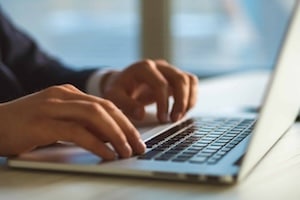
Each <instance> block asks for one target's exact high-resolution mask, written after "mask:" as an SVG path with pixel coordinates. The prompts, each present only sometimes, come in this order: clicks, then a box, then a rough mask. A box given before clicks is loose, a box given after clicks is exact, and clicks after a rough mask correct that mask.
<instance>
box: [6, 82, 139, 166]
mask: <svg viewBox="0 0 300 200" xmlns="http://www.w3.org/2000/svg"><path fill="white" fill-rule="evenodd" d="M57 141H66V142H72V143H75V144H77V145H79V146H81V147H83V148H85V149H87V150H89V151H91V152H92V153H94V154H96V155H99V156H100V157H102V158H103V159H104V160H112V159H115V156H116V154H118V156H119V157H121V158H127V157H130V156H131V155H132V154H133V153H136V154H142V153H143V152H144V151H145V144H144V143H143V141H142V140H141V139H140V135H139V133H138V131H137V130H136V129H135V128H134V126H133V125H132V124H131V123H130V121H129V120H128V119H127V117H126V116H125V115H124V114H123V113H122V112H121V111H120V110H119V109H118V108H117V107H116V106H115V105H114V104H113V103H111V102H110V101H108V100H104V99H101V98H98V97H95V96H91V95H87V94H85V93H83V92H81V91H79V90H78V89H76V88H75V87H73V86H71V85H62V86H53V87H50V88H47V89H45V90H42V91H40V92H37V93H34V94H31V95H28V96H25V97H23V98H20V99H17V100H14V101H11V102H7V103H2V104H0V156H10V155H17V154H20V153H23V152H26V151H30V150H32V149H34V148H36V147H38V146H44V145H49V144H53V143H55V142H57ZM105 142H109V143H110V144H111V145H112V146H113V148H114V150H113V149H111V148H109V147H108V146H107V145H106V144H105Z"/></svg>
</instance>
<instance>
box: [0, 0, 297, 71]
mask: <svg viewBox="0 0 300 200" xmlns="http://www.w3.org/2000/svg"><path fill="white" fill-rule="evenodd" d="M294 2H295V0H273V1H272V3H270V0H85V1H83V0H26V1H19V0H9V1H7V0H0V4H1V5H2V6H3V7H4V10H5V11H6V12H7V13H8V14H9V15H10V16H12V18H13V20H14V21H15V22H16V23H17V24H19V26H21V27H23V28H24V29H25V30H27V31H28V32H29V33H30V34H31V35H33V36H34V38H36V39H37V40H38V41H39V43H40V44H41V45H42V47H44V48H45V49H46V50H47V51H49V52H50V53H51V54H53V55H55V56H57V57H59V58H60V59H62V60H63V61H64V62H66V63H68V64H70V65H71V66H73V67H77V68H81V67H84V66H98V65H107V66H113V67H124V66H127V65H128V64H130V63H132V62H134V61H136V60H138V59H141V58H145V57H146V58H147V57H150V58H165V59H167V60H169V61H170V62H172V63H174V64H175V65H176V66H178V67H180V68H182V69H184V70H187V71H191V72H194V73H196V74H198V75H200V76H210V75H215V74H220V73H225V72H232V71H237V70H245V69H262V68H263V69H270V68H271V67H272V66H273V63H274V60H275V57H276V54H277V52H278V48H279V46H280V42H281V39H282V37H283V35H284V31H285V28H286V26H287V22H288V18H289V15H290V13H291V9H292V7H293V4H294Z"/></svg>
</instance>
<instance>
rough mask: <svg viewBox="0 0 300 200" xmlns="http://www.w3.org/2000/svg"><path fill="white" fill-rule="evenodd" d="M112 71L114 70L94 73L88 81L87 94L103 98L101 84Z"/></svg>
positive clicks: (101, 70) (102, 70)
mask: <svg viewBox="0 0 300 200" xmlns="http://www.w3.org/2000/svg"><path fill="white" fill-rule="evenodd" d="M112 71H113V70H111V69H100V70H97V71H96V72H94V73H93V74H92V75H91V77H90V78H89V79H88V81H87V85H86V92H87V93H88V94H91V95H95V96H98V97H102V93H101V90H100V88H101V86H100V83H101V82H102V79H103V77H104V76H105V75H106V74H107V73H110V72H112Z"/></svg>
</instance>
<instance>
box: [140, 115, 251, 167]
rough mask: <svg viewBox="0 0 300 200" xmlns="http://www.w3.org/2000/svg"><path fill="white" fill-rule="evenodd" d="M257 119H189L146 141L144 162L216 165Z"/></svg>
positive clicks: (142, 157)
mask: <svg viewBox="0 0 300 200" xmlns="http://www.w3.org/2000/svg"><path fill="white" fill-rule="evenodd" d="M254 123H255V120H254V119H227V118H209V119H206V118H193V119H188V120H186V121H184V122H182V123H180V124H178V125H176V126H174V127H172V128H171V129H168V130H167V131H165V132H163V133H161V134H160V135H158V136H155V137H154V138H152V139H150V140H148V141H147V142H146V145H147V148H150V150H149V151H148V152H147V153H145V154H144V155H141V156H139V157H138V159H142V160H159V161H171V162H190V163H195V164H197V163H201V164H203V163H207V164H216V163H217V162H218V161H219V160H221V159H222V157H224V156H225V155H226V154H227V153H228V152H229V151H230V150H231V149H232V148H234V147H235V146H236V145H237V144H239V143H240V142H241V141H242V140H243V139H245V138H246V137H247V136H248V135H249V134H250V133H251V132H252V129H253V126H254Z"/></svg>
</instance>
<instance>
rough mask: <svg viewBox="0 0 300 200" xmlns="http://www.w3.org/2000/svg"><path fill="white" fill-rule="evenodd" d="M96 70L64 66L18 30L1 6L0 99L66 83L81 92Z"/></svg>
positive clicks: (3, 99)
mask: <svg viewBox="0 0 300 200" xmlns="http://www.w3.org/2000/svg"><path fill="white" fill-rule="evenodd" d="M95 70H96V69H89V70H83V71H75V70H72V69H70V68H68V67H66V66H64V65H63V64H62V63H60V62H59V61H57V60H55V59H54V58H52V57H50V56H49V55H47V54H46V53H45V52H43V51H42V50H41V49H40V48H39V47H38V45H37V44H36V43H35V42H34V41H33V40H32V39H31V38H30V37H29V36H27V35H26V34H24V33H23V32H21V31H20V30H18V29H17V28H16V27H15V26H14V25H13V24H12V22H11V21H10V20H9V19H8V17H6V16H5V15H4V13H3V12H2V10H1V9H0V102H5V101H9V100H12V99H15V98H18V97H20V96H23V95H26V94H29V93H32V92H35V91H38V90H41V89H43V88H46V87H49V86H51V85H59V84H65V83H69V84H72V85H74V86H75V87H77V88H79V89H81V90H83V91H84V90H85V85H86V81H87V79H88V78H89V77H90V75H91V74H92V73H93V72H94V71H95Z"/></svg>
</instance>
